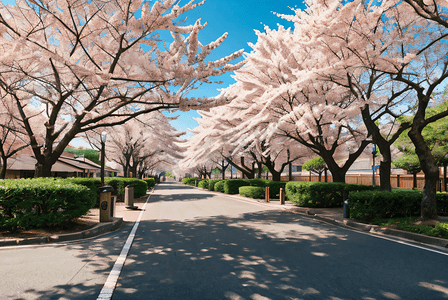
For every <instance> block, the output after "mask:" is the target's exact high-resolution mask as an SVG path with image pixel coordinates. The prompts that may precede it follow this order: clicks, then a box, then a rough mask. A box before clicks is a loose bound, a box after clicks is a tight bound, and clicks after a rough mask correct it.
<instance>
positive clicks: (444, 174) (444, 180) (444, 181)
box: [443, 163, 447, 192]
mask: <svg viewBox="0 0 448 300" xmlns="http://www.w3.org/2000/svg"><path fill="white" fill-rule="evenodd" d="M446 168H447V163H444V164H443V191H444V192H446V183H447V182H446Z"/></svg>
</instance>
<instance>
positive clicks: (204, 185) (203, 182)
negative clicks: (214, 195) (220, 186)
mask: <svg viewBox="0 0 448 300" xmlns="http://www.w3.org/2000/svg"><path fill="white" fill-rule="evenodd" d="M198 187H200V188H202V189H207V190H208V179H202V180H200V181H199V182H198Z"/></svg>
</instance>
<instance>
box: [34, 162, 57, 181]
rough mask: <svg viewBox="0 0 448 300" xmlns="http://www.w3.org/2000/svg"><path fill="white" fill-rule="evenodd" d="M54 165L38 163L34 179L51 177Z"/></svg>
mask: <svg viewBox="0 0 448 300" xmlns="http://www.w3.org/2000/svg"><path fill="white" fill-rule="evenodd" d="M52 166H53V164H51V163H49V162H46V161H44V162H42V163H39V162H37V163H36V165H35V169H34V177H35V178H40V177H51V167H52Z"/></svg>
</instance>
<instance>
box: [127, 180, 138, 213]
mask: <svg viewBox="0 0 448 300" xmlns="http://www.w3.org/2000/svg"><path fill="white" fill-rule="evenodd" d="M124 205H125V206H126V208H127V209H137V208H138V207H137V206H135V205H134V186H132V185H128V186H127V187H126V188H125V189H124Z"/></svg>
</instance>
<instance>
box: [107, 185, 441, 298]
mask: <svg viewBox="0 0 448 300" xmlns="http://www.w3.org/2000/svg"><path fill="white" fill-rule="evenodd" d="M254 204H255V205H254ZM446 267H447V256H446V255H445V254H443V253H435V252H430V251H428V250H425V249H421V248H416V247H414V246H411V245H407V244H402V243H397V242H394V241H390V240H386V239H381V238H378V237H373V236H371V235H369V234H365V233H360V232H355V231H352V230H347V229H344V228H341V227H335V226H332V225H329V224H323V223H321V222H316V221H315V220H312V219H309V218H303V216H301V215H297V214H292V213H288V212H285V211H283V210H282V209H278V207H275V206H274V205H273V206H270V207H268V206H265V205H262V204H257V203H255V202H249V201H245V200H240V199H237V198H236V197H235V198H231V197H228V196H225V195H217V194H213V193H210V192H207V191H202V190H200V189H195V188H191V187H187V186H183V185H178V184H172V183H164V184H161V185H160V186H159V187H158V188H157V189H156V191H155V193H154V195H153V196H151V199H150V202H149V205H148V207H147V210H146V211H145V212H144V215H143V218H142V221H141V223H140V227H139V230H138V232H137V235H136V237H135V240H134V244H133V246H132V248H131V250H130V253H129V256H128V260H127V261H126V263H125V266H124V268H123V271H122V273H121V275H120V278H119V280H118V286H117V288H116V290H115V293H114V296H113V299H114V300H116V299H445V298H446V297H448V280H447V276H446Z"/></svg>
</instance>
